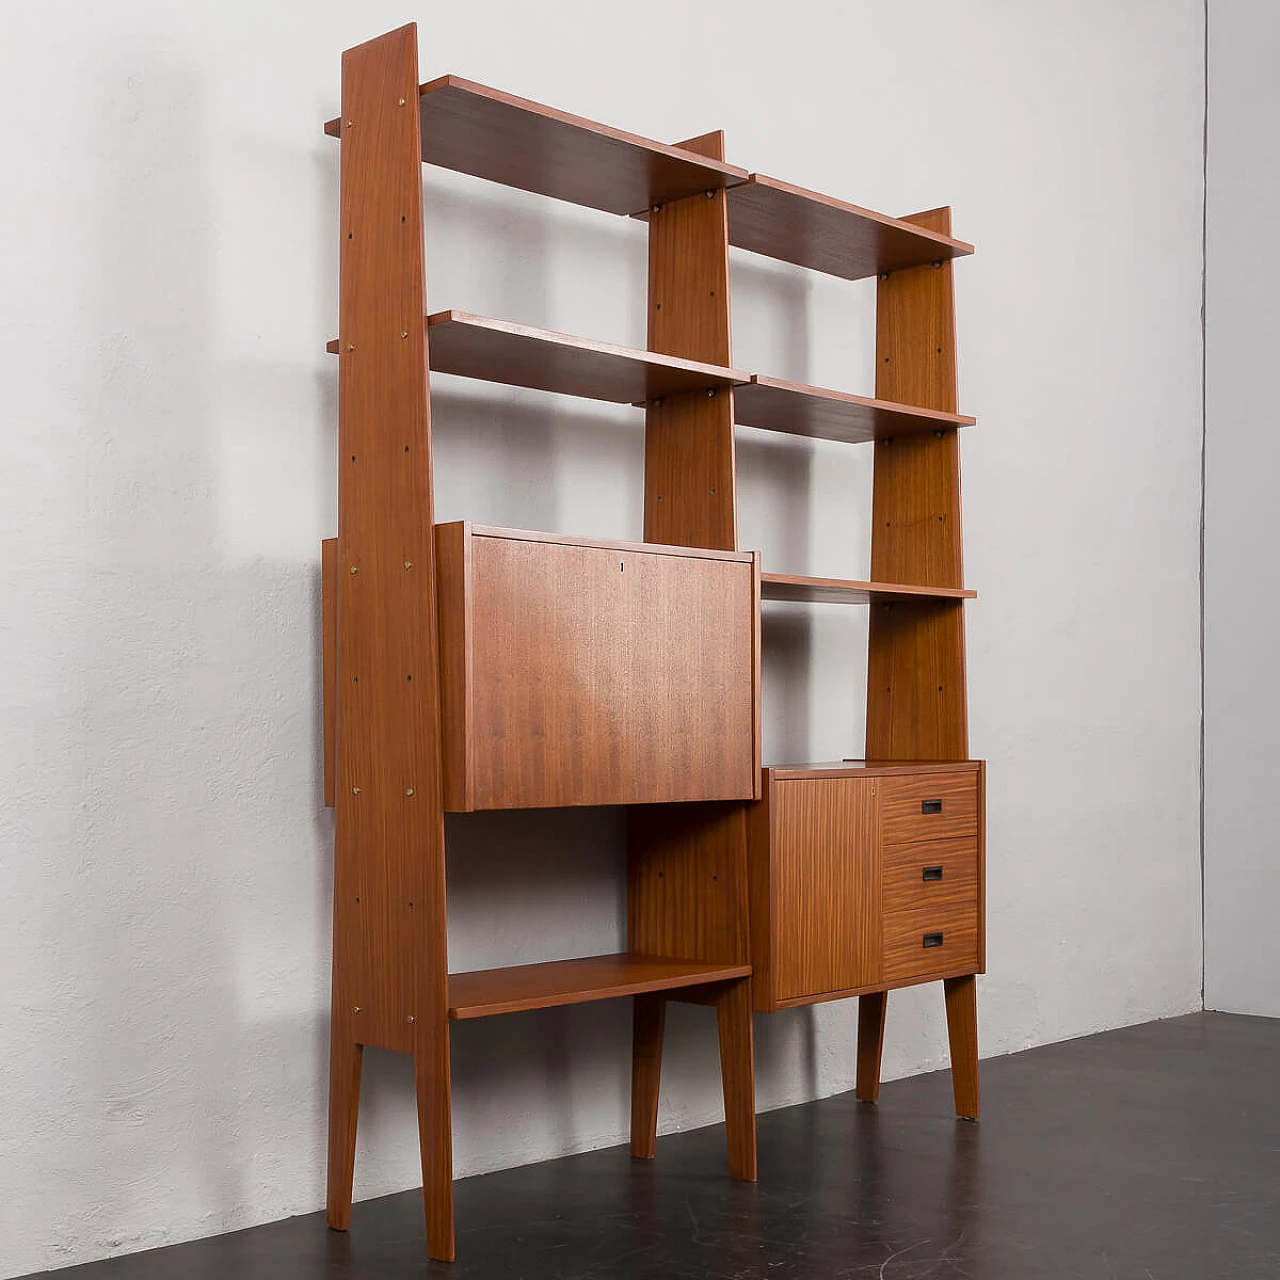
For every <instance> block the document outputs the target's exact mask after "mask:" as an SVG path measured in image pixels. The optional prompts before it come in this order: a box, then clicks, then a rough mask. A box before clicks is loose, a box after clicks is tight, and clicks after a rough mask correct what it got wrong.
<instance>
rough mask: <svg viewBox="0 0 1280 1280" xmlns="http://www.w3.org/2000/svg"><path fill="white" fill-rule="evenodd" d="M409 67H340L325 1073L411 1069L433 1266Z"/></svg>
mask: <svg viewBox="0 0 1280 1280" xmlns="http://www.w3.org/2000/svg"><path fill="white" fill-rule="evenodd" d="M417 61H418V59H417V29H416V27H415V26H413V25H410V26H406V27H401V28H400V29H399V30H398V31H393V32H391V33H390V34H388V35H385V36H382V37H380V38H379V39H377V40H372V41H370V42H369V43H367V44H363V45H360V46H358V47H357V48H354V49H349V50H347V52H346V53H344V54H343V59H342V124H341V142H342V166H341V167H342V179H341V187H342V191H341V237H342V240H341V245H342V253H341V276H340V284H339V310H340V315H339V334H340V336H339V343H340V363H339V376H338V446H339V453H338V460H339V469H338V573H337V579H338V596H337V637H338V639H337V672H336V679H337V700H336V701H337V722H336V726H335V727H336V742H337V761H336V784H337V785H336V796H335V799H336V801H337V805H336V809H337V816H336V823H335V846H336V847H335V858H334V867H335V871H334V959H333V1024H334V1044H335V1046H336V1048H335V1053H334V1068H335V1076H336V1075H337V1074H338V1072H337V1068H339V1067H340V1066H343V1064H344V1063H345V1061H346V1057H345V1054H344V1052H343V1051H342V1046H344V1045H347V1044H350V1045H365V1044H373V1045H379V1046H382V1047H384V1048H389V1049H398V1050H402V1051H405V1052H410V1053H412V1054H413V1055H414V1060H415V1076H416V1078H417V1083H418V1123H419V1131H420V1137H421V1145H422V1165H423V1187H424V1195H425V1205H426V1219H427V1244H428V1250H429V1252H430V1254H431V1256H432V1257H435V1258H440V1259H451V1258H452V1257H453V1254H454V1243H453V1199H452V1197H453V1190H452V1167H451V1165H452V1160H451V1147H450V1129H449V1038H448V1036H449V1033H448V1022H447V1020H446V1018H447V1003H448V999H447V992H448V965H447V953H446V941H445V939H446V935H445V901H444V809H443V793H442V778H441V751H440V706H439V678H438V653H437V647H438V645H437V635H436V594H435V581H434V543H433V536H432V502H431V422H430V406H429V400H428V388H427V351H426V335H425V326H424V325H423V316H424V315H425V312H426V307H425V291H426V285H425V275H424V264H423V245H422V171H421V167H422V144H421V136H420V126H419V117H418V67H417ZM331 1083H332V1082H331ZM335 1096H336V1095H335ZM352 1105H354V1101H353V1102H352ZM334 1119H335V1118H334V1116H333V1112H332V1110H331V1117H330V1132H331V1140H332V1141H331V1165H330V1175H331V1176H330V1187H329V1220H330V1223H331V1224H332V1225H335V1226H341V1225H345V1217H346V1214H345V1212H344V1209H345V1207H346V1206H347V1205H349V1202H350V1181H349V1177H348V1175H347V1173H346V1170H345V1169H344V1168H335V1165H334V1162H333V1153H334V1150H335V1146H336V1147H337V1148H338V1149H339V1153H340V1148H341V1137H340V1134H339V1135H338V1136H337V1137H335V1124H334ZM337 1128H338V1129H339V1130H340V1129H341V1128H342V1126H341V1125H338V1126H337ZM350 1128H351V1129H352V1130H354V1117H353V1118H352V1122H351V1125H350ZM344 1180H345V1185H343V1184H344Z"/></svg>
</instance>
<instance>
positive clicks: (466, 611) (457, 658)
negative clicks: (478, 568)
mask: <svg viewBox="0 0 1280 1280" xmlns="http://www.w3.org/2000/svg"><path fill="white" fill-rule="evenodd" d="M435 538H436V603H437V608H436V618H437V625H438V626H439V629H440V708H441V715H440V722H441V730H440V731H441V734H442V739H443V743H442V745H443V754H444V796H445V807H446V809H454V808H457V809H463V810H469V809H472V808H474V807H475V789H474V766H473V763H472V761H473V756H472V725H471V707H472V674H471V664H470V663H469V662H468V661H467V637H468V636H470V635H471V633H472V631H473V628H474V619H473V612H472V606H471V602H472V596H471V592H470V591H469V590H468V589H467V584H468V582H469V580H470V577H471V539H470V538H469V537H467V535H466V526H465V525H463V524H461V523H455V524H440V525H436V530H435Z"/></svg>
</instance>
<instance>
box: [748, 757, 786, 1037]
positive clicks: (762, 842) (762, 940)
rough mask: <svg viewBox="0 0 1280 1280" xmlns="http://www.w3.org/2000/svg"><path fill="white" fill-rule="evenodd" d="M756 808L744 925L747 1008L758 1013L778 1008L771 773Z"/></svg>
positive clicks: (752, 808) (766, 772)
mask: <svg viewBox="0 0 1280 1280" xmlns="http://www.w3.org/2000/svg"><path fill="white" fill-rule="evenodd" d="M762 775H763V776H762V780H761V781H762V788H761V796H760V800H759V802H758V803H757V804H749V805H747V806H746V810H745V815H746V838H747V847H746V859H747V924H748V929H749V935H748V936H749V941H750V957H751V1004H752V1007H753V1008H754V1009H755V1010H756V1011H757V1012H760V1013H769V1012H771V1011H772V1010H774V1009H776V1008H777V1007H778V1001H777V996H776V989H775V981H774V973H775V967H774V937H775V931H776V924H775V921H776V917H777V912H776V909H775V905H774V900H775V894H776V888H775V886H776V883H777V863H776V861H775V859H774V857H773V794H774V791H775V790H776V784H775V783H774V781H773V770H772V769H764V770H762Z"/></svg>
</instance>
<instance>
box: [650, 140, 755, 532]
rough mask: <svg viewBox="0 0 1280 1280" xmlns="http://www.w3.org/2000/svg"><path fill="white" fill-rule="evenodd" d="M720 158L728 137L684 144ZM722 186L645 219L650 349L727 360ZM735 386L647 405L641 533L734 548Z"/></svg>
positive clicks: (719, 361)
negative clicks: (733, 390)
mask: <svg viewBox="0 0 1280 1280" xmlns="http://www.w3.org/2000/svg"><path fill="white" fill-rule="evenodd" d="M678 145H680V146H682V147H684V148H685V149H686V150H688V151H696V152H697V153H698V154H699V155H703V156H707V157H709V158H711V159H714V160H723V159H724V135H723V134H722V133H718V132H717V133H709V134H706V135H705V136H703V137H701V138H694V139H692V140H690V141H688V142H682V143H680V144H678ZM727 209H728V205H727V202H726V197H725V193H724V191H723V190H719V191H708V192H706V193H705V194H704V195H696V196H689V197H688V198H687V199H684V200H675V201H673V202H672V203H670V204H667V205H663V206H661V207H659V208H657V209H654V210H651V211H650V216H649V331H648V332H649V339H648V340H649V350H650V351H658V352H661V353H662V354H663V355H669V356H683V357H684V358H685V359H687V360H703V361H706V362H707V363H708V364H718V365H728V364H729V363H730V339H729V222H728V213H727ZM736 503H737V497H736V480H735V471H734V440H733V392H732V391H729V390H721V391H714V392H702V391H700V392H696V393H693V394H690V395H682V396H672V397H669V398H668V399H666V400H665V401H662V402H657V401H655V402H653V403H651V404H650V405H649V406H648V407H647V409H646V411H645V446H644V539H645V541H646V542H664V543H670V544H674V545H676V546H684V547H709V548H712V549H713V550H717V551H736V550H737V546H738V524H737V508H736Z"/></svg>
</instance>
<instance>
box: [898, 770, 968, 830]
mask: <svg viewBox="0 0 1280 1280" xmlns="http://www.w3.org/2000/svg"><path fill="white" fill-rule="evenodd" d="M880 796H881V798H880V814H881V834H882V838H883V840H884V843H885V844H886V845H890V844H910V843H912V842H914V841H917V840H944V839H948V838H949V837H951V836H971V835H975V834H976V833H977V830H978V776H977V774H975V773H920V774H912V775H910V776H903V777H895V778H884V779H883V780H882V781H881V784H880Z"/></svg>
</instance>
